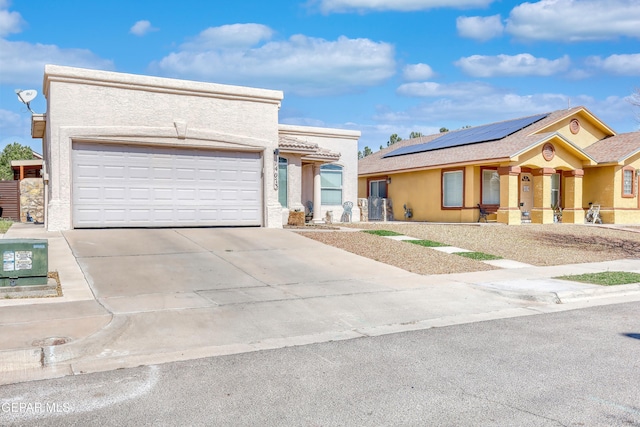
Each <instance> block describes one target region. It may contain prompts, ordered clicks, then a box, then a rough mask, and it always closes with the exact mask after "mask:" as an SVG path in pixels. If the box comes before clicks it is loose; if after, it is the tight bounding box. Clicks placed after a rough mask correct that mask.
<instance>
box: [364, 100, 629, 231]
mask: <svg viewBox="0 0 640 427" xmlns="http://www.w3.org/2000/svg"><path fill="white" fill-rule="evenodd" d="M639 171H640V132H632V133H626V134H617V133H616V132H615V131H614V130H613V129H611V128H610V127H609V126H607V125H606V124H605V123H604V122H603V121H602V120H600V119H599V118H597V117H596V116H595V115H594V114H592V113H591V112H590V111H589V110H587V109H586V108H584V107H575V108H571V109H566V110H558V111H553V112H550V113H543V114H538V115H535V116H530V117H523V118H518V119H513V120H508V121H505V122H499V123H492V124H489V125H484V126H477V127H473V128H468V129H461V130H458V131H453V132H448V133H446V134H436V135H430V136H423V137H419V138H413V139H409V140H402V141H400V142H398V143H396V144H394V145H392V146H390V147H387V148H385V149H382V150H380V151H378V152H376V153H373V154H372V155H370V156H367V157H365V158H363V159H361V160H360V161H359V164H358V196H359V197H360V198H365V197H371V196H382V197H386V198H388V199H391V200H392V202H393V203H392V205H393V214H394V217H395V218H403V216H404V211H403V206H405V205H406V206H407V207H408V208H409V209H411V210H412V218H411V220H413V221H434V222H452V223H456V222H476V221H478V219H479V213H480V207H482V208H483V209H486V210H487V211H489V212H491V213H492V214H491V215H490V216H489V217H490V219H495V220H496V221H498V222H501V223H505V224H521V223H522V222H533V223H540V224H547V223H552V222H554V221H556V220H557V219H558V217H559V215H558V213H560V212H561V221H562V222H563V223H576V224H580V223H583V222H584V219H585V212H586V210H587V209H589V206H590V205H592V204H593V205H599V206H600V215H601V217H602V219H603V221H604V222H605V223H615V224H624V223H640V201H639V198H638V173H639ZM479 205H480V206H479ZM523 220H524V221H523Z"/></svg>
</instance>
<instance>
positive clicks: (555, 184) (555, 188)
mask: <svg viewBox="0 0 640 427" xmlns="http://www.w3.org/2000/svg"><path fill="white" fill-rule="evenodd" d="M551 207H560V174H559V173H554V174H551Z"/></svg>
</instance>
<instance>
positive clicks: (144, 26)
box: [129, 20, 158, 36]
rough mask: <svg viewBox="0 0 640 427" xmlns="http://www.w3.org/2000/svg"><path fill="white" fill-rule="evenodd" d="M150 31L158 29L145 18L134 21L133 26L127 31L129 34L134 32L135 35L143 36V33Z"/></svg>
mask: <svg viewBox="0 0 640 427" xmlns="http://www.w3.org/2000/svg"><path fill="white" fill-rule="evenodd" d="M151 31H158V29H157V28H155V27H153V26H152V25H151V22H149V21H147V20H142V21H138V22H136V23H135V24H133V26H132V27H131V29H130V30H129V32H130V33H131V34H134V35H136V36H144V35H146V34H148V33H150V32H151Z"/></svg>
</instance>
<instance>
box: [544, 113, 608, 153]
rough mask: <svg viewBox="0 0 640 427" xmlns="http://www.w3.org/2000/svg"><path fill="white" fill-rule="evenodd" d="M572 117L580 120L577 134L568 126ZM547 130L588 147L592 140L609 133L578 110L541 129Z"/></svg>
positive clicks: (594, 140)
mask: <svg viewBox="0 0 640 427" xmlns="http://www.w3.org/2000/svg"><path fill="white" fill-rule="evenodd" d="M574 118H577V119H578V121H579V122H580V131H579V132H578V133H577V134H573V133H571V130H570V128H569V124H570V123H571V120H573V119H574ZM547 132H558V133H560V134H561V135H563V136H564V137H565V138H567V139H568V140H569V141H571V142H572V143H573V144H575V145H577V146H578V147H580V148H585V147H588V146H589V145H591V144H593V143H594V142H596V141H599V140H601V139H602V138H604V137H605V136H608V135H610V134H609V133H606V132H605V131H604V130H603V129H602V127H601V126H599V125H598V124H595V123H593V119H592V118H590V117H589V116H588V115H587V114H585V113H582V112H578V113H577V114H575V115H573V116H570V117H567V118H565V119H563V120H560V121H559V122H557V123H555V124H553V125H552V126H549V127H547V128H545V129H543V131H542V133H547Z"/></svg>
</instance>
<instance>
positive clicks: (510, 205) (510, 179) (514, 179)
mask: <svg viewBox="0 0 640 427" xmlns="http://www.w3.org/2000/svg"><path fill="white" fill-rule="evenodd" d="M520 172H521V169H520V167H519V166H505V167H500V168H498V175H500V208H499V209H498V222H501V223H503V224H509V225H514V224H522V213H521V212H520V207H519V206H518V200H519V199H518V192H519V184H520V182H519V179H520Z"/></svg>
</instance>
